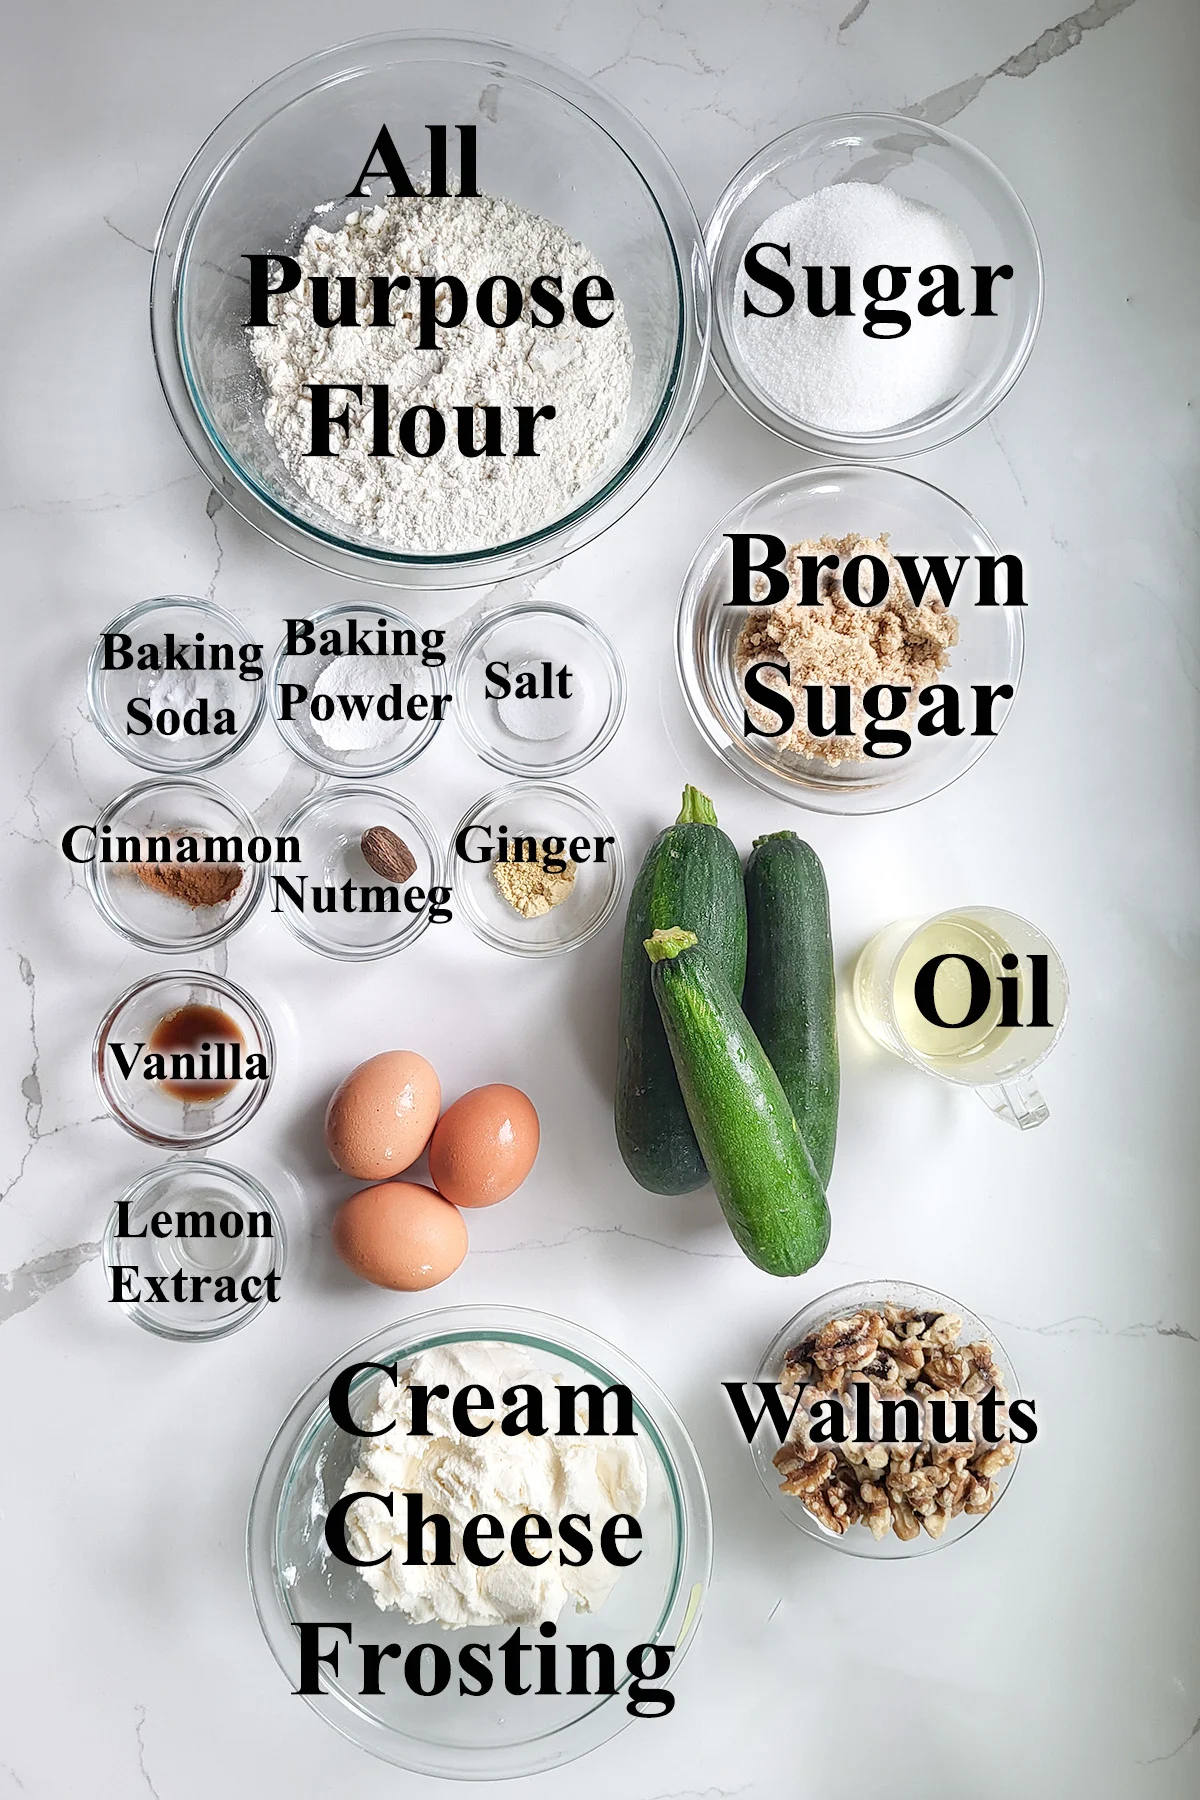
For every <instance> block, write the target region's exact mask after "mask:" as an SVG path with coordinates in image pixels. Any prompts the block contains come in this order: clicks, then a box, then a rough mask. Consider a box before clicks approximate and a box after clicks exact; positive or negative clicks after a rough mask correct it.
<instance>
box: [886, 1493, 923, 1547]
mask: <svg viewBox="0 0 1200 1800" xmlns="http://www.w3.org/2000/svg"><path fill="white" fill-rule="evenodd" d="M892 1530H893V1531H894V1532H895V1534H896V1536H897V1537H898V1538H899V1539H900V1541H901V1543H903V1544H911V1543H912V1541H913V1539H914V1538H915V1537H920V1535H921V1524H920V1520H919V1519H918V1518H917V1515H916V1513H914V1511H913V1509H912V1507H911V1506H910V1505H909V1504H908V1501H907V1500H905V1499H903V1498H900V1497H899V1496H897V1495H895V1494H893V1495H892Z"/></svg>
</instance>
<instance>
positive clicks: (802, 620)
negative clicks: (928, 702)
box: [735, 533, 958, 763]
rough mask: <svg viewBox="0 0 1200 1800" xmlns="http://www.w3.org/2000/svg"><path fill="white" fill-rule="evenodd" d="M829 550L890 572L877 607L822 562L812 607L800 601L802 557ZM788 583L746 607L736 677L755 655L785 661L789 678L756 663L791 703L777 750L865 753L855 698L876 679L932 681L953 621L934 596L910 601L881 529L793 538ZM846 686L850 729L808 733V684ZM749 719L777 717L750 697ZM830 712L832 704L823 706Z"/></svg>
mask: <svg viewBox="0 0 1200 1800" xmlns="http://www.w3.org/2000/svg"><path fill="white" fill-rule="evenodd" d="M831 554H832V555H834V556H837V557H839V558H840V559H841V568H844V567H845V564H846V562H847V561H848V560H849V559H850V558H851V557H854V556H872V557H877V558H878V559H879V561H880V562H882V563H883V564H884V565H885V566H886V568H887V571H888V575H889V577H890V580H889V584H888V590H887V593H886V594H885V595H884V597H883V599H882V600H881V601H880V603H879V604H878V605H877V606H873V607H870V608H863V607H860V606H854V605H852V604H851V602H850V601H849V600H848V599H847V598H846V595H845V593H844V592H843V589H842V583H841V579H840V568H839V569H822V570H820V572H819V576H818V592H819V595H820V601H821V604H820V605H819V606H801V605H800V602H799V598H798V596H799V594H800V592H801V586H800V582H801V563H800V558H801V557H802V556H818V557H823V556H829V555H831ZM783 569H784V570H785V572H786V573H787V575H788V577H789V580H790V582H791V589H790V592H789V593H788V595H787V597H786V598H785V599H783V600H780V601H779V602H778V603H777V604H776V605H774V606H764V607H755V608H754V610H753V611H752V612H750V613H748V614H747V616H746V622H745V624H744V625H743V627H742V630H741V633H740V635H739V637H738V641H737V649H736V651H735V664H736V669H737V675H738V680H739V682H744V680H745V674H746V670H747V669H748V668H750V667H751V665H752V664H754V663H762V662H775V663H781V662H785V663H787V665H788V668H789V670H790V679H789V680H787V681H785V679H784V677H783V676H782V675H780V674H778V673H776V672H775V671H773V670H764V671H762V672H761V673H760V675H759V679H760V680H761V681H762V683H763V685H764V687H767V688H771V689H773V690H774V691H776V692H778V693H781V694H787V693H788V692H789V688H790V698H791V701H792V704H793V705H794V707H795V709H796V720H795V724H794V725H792V726H791V727H790V728H789V729H788V730H787V731H785V732H783V733H781V734H780V735H779V736H778V737H773V738H772V739H771V742H772V743H773V744H774V746H775V747H776V748H777V749H783V750H793V751H795V752H796V754H797V755H799V756H809V757H820V758H821V759H822V760H823V761H824V762H828V763H840V762H859V761H861V760H863V756H864V751H863V745H862V736H861V734H862V731H863V728H864V725H865V724H866V719H865V716H864V713H863V706H862V697H863V694H864V693H865V692H866V690H867V689H868V688H870V687H874V686H876V685H877V684H886V685H895V686H899V687H908V688H911V689H912V690H913V691H914V693H915V692H919V690H920V689H921V688H922V687H924V686H927V685H928V684H929V683H930V682H934V681H936V680H937V678H938V676H939V675H940V674H941V672H942V670H943V669H944V668H945V667H946V664H947V662H948V661H949V659H950V650H951V649H952V647H953V646H954V645H955V644H956V643H957V642H958V621H957V619H954V618H952V617H951V615H950V614H949V613H948V612H947V610H946V608H945V606H944V605H943V603H942V601H941V600H940V599H930V598H928V597H926V598H925V599H924V600H923V601H922V602H921V604H920V605H919V606H918V605H916V604H915V603H914V601H913V599H912V596H911V595H910V593H909V591H908V588H907V585H906V584H905V580H904V576H903V574H902V572H901V570H900V567H899V565H898V563H897V562H896V560H895V558H894V557H893V555H892V553H891V551H890V549H889V547H888V539H887V535H886V533H884V534H882V535H880V536H879V537H876V538H867V537H858V536H855V535H854V534H851V535H850V536H848V537H844V538H832V537H822V538H813V539H807V540H806V541H805V542H804V543H802V544H792V545H791V546H790V548H789V550H788V553H787V556H786V558H785V559H784V562H783ZM837 686H844V687H848V688H849V689H850V691H851V722H852V726H853V735H852V736H849V737H845V736H841V737H839V736H831V737H814V736H813V735H812V733H811V732H810V731H809V730H808V728H807V723H806V721H807V705H808V703H807V698H806V695H805V692H804V690H805V688H806V687H822V688H826V689H828V688H831V687H837ZM746 710H747V712H748V713H749V715H750V719H751V721H752V723H753V724H755V725H756V726H759V727H760V728H761V729H763V730H766V731H773V730H774V729H775V728H776V727H777V726H778V724H779V719H778V718H777V717H776V716H774V715H773V714H772V713H770V712H769V711H768V710H767V709H765V708H763V707H762V706H761V705H759V704H758V703H757V702H755V701H753V700H750V699H749V698H747V699H746ZM826 713H827V716H830V717H831V716H832V713H833V702H832V698H830V699H829V700H828V702H827V705H826Z"/></svg>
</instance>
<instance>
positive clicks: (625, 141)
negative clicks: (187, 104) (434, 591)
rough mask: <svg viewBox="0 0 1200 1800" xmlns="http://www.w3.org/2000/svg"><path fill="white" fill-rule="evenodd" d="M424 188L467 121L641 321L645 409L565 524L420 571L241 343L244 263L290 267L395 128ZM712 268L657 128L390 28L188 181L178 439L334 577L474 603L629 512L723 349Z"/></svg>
mask: <svg viewBox="0 0 1200 1800" xmlns="http://www.w3.org/2000/svg"><path fill="white" fill-rule="evenodd" d="M384 119H386V120H387V121H388V122H389V125H390V128H391V130H392V131H393V133H394V134H395V142H396V147H397V150H398V152H399V154H400V156H401V157H402V159H404V160H405V162H406V164H407V166H408V167H409V168H411V169H412V170H413V171H414V173H416V172H419V171H420V169H421V167H422V158H423V156H424V161H425V164H426V165H427V162H428V141H429V140H428V136H427V130H426V127H427V124H428V123H429V122H430V121H434V122H445V123H448V124H454V123H455V122H457V121H459V120H474V121H476V122H477V127H478V131H479V143H478V156H479V171H480V178H479V184H480V187H481V189H482V190H483V191H487V192H491V193H492V194H495V195H497V196H500V197H502V198H504V199H507V200H509V201H512V202H513V203H515V204H517V205H519V206H523V207H525V208H527V209H528V210H530V211H532V212H534V213H536V214H538V215H539V216H541V217H544V218H547V219H550V220H552V221H553V222H554V223H556V224H558V225H560V226H562V227H563V228H564V229H565V230H566V231H568V232H569V233H571V234H572V236H574V237H575V238H577V239H579V240H581V241H582V242H584V243H585V244H587V246H588V248H589V249H590V250H591V251H592V253H593V254H594V255H595V256H596V257H597V258H598V259H599V262H600V263H601V264H602V265H603V267H604V268H605V270H606V271H607V274H608V276H609V278H610V279H611V281H612V283H613V286H614V288H615V290H616V293H617V295H618V297H619V299H620V300H621V302H622V304H623V306H624V309H625V314H626V319H627V322H628V326H629V331H630V335H631V338H632V341H633V349H634V370H633V393H632V397H631V401H630V407H629V412H628V416H627V419H626V422H625V426H624V428H623V431H622V432H621V434H620V436H619V438H618V440H617V441H616V445H615V448H614V450H613V452H612V454H611V456H610V459H609V462H608V465H607V466H606V467H604V468H602V469H601V470H600V471H599V472H598V473H597V475H596V476H595V477H594V478H593V480H592V482H591V484H590V486H589V487H587V488H586V489H585V490H584V491H583V492H581V493H580V494H579V496H578V497H577V499H576V502H575V504H574V506H573V508H572V510H571V511H570V512H569V513H567V514H566V515H565V516H564V517H562V518H559V519H556V520H553V521H552V522H550V523H548V524H546V525H545V526H543V527H542V528H541V529H539V530H537V531H534V532H532V533H530V534H528V535H526V536H525V537H522V538H516V539H514V540H513V541H511V542H507V543H504V542H499V543H497V544H495V545H493V546H490V547H488V548H485V549H478V550H471V551H463V552H461V553H453V552H439V553H437V554H435V555H418V554H416V553H410V552H406V551H403V550H397V549H395V548H394V547H390V546H389V545H387V544H385V543H383V542H381V541H380V540H379V539H378V538H375V537H373V536H371V535H369V534H368V533H366V532H359V531H356V530H355V529H354V528H353V527H351V526H347V525H346V524H344V523H343V522H341V521H340V520H337V519H335V518H333V517H332V515H330V514H328V513H326V512H325V511H324V510H323V509H322V508H320V507H319V506H317V505H316V504H315V503H314V502H313V501H312V500H311V499H310V498H309V496H308V494H307V493H306V492H305V490H304V489H303V488H302V487H301V486H300V485H299V483H298V482H296V481H295V479H294V478H293V477H292V475H291V474H290V473H289V471H288V470H287V469H286V467H285V466H284V464H283V462H282V461H281V460H280V458H279V456H278V454H277V452H276V449H275V446H274V443H273V440H272V439H271V437H270V436H269V434H268V432H267V430H266V427H265V425H264V423H263V419H262V410H261V401H262V392H263V390H262V387H261V383H260V379H259V376H258V372H257V369H256V367H255V364H254V362H253V358H252V356H251V354H250V346H249V342H248V338H247V333H246V331H245V318H246V285H245V274H244V271H245V267H246V265H245V262H244V260H243V259H244V257H245V256H246V255H247V254H250V253H270V252H285V253H288V252H291V251H294V250H295V249H296V247H297V246H298V244H299V243H300V241H301V239H302V238H303V236H304V234H305V232H306V231H307V229H308V227H309V225H310V224H312V223H313V221H314V218H315V217H316V216H317V215H316V208H317V207H318V206H321V207H322V208H323V209H324V208H325V207H326V206H327V203H329V202H330V201H334V202H336V204H335V206H334V209H333V211H332V212H326V211H324V210H323V212H322V215H321V222H322V224H323V225H325V226H326V228H336V227H337V226H339V225H340V223H341V222H342V220H343V219H344V217H345V214H346V213H347V212H349V211H350V210H352V209H353V208H355V207H356V206H359V205H360V204H361V202H359V201H357V200H355V199H348V200H347V199H342V198H340V196H344V195H346V194H347V193H348V192H349V190H350V188H351V187H352V185H353V183H354V179H355V176H356V175H357V174H358V172H359V170H360V169H361V168H362V167H363V158H364V156H365V155H366V153H367V151H368V149H369V148H370V146H371V144H372V143H373V142H374V141H375V139H376V137H377V135H378V133H379V129H380V123H381V121H382V120H384ZM708 323H709V304H708V268H707V261H706V258H705V255H704V246H703V240H702V236H701V232H700V227H699V224H698V223H697V220H696V217H695V214H694V213H693V211H692V208H691V205H690V203H689V201H688V198H687V195H686V193H685V192H684V189H683V187H682V185H681V184H680V182H679V179H678V177H677V176H676V174H675V172H674V170H673V169H672V168H671V166H670V164H669V163H668V162H667V160H666V158H665V157H664V156H663V154H662V152H661V151H660V150H659V148H658V146H657V145H656V144H655V143H654V141H653V140H652V139H651V138H650V137H649V136H648V135H647V133H646V132H645V131H644V130H643V128H642V127H641V126H640V125H639V124H638V123H637V122H636V120H634V119H632V118H631V117H630V116H629V115H628V114H627V113H626V112H624V111H623V110H622V108H620V107H619V106H617V105H616V103H615V102H614V101H612V100H611V99H609V97H608V96H607V95H606V94H604V93H603V92H601V90H600V89H598V88H596V87H594V86H593V85H592V84H591V82H589V81H587V80H585V79H584V77H582V76H580V75H577V74H575V73H574V72H573V71H572V70H570V69H567V68H564V67H563V66H562V65H561V64H558V63H554V62H551V61H550V60H548V59H547V58H544V57H540V56H533V55H530V54H528V53H527V52H524V51H518V50H514V49H512V48H511V47H510V46H508V45H505V44H501V43H496V42H493V41H491V40H488V39H478V38H470V37H462V36H456V35H451V34H444V35H440V34H439V35H429V34H422V33H416V32H411V33H405V32H402V33H396V34H390V35H387V36H380V37H373V38H365V39H362V40H360V41H359V42H357V43H353V44H345V45H341V46H339V47H338V48H336V49H332V50H327V51H324V52H323V53H322V54H320V55H319V56H314V57H310V58H309V59H308V60H307V61H305V62H301V63H298V64H296V65H294V66H293V67H292V68H289V69H286V70H284V71H283V73H282V74H279V75H276V76H275V77H274V78H273V79H272V80H270V81H268V82H266V83H265V84H264V85H263V86H262V87H260V88H258V89H257V90H256V91H255V92H254V93H252V94H250V95H249V96H248V97H247V98H246V99H245V100H243V101H242V102H241V103H240V104H239V105H238V106H236V107H235V108H234V110H233V112H231V113H230V114H229V116H228V117H227V118H226V119H225V120H224V121H223V122H222V123H221V124H220V125H218V126H217V128H216V130H215V131H214V132H213V133H212V135H211V136H210V137H209V138H208V140H207V142H206V143H205V144H204V145H203V146H202V148H201V149H200V151H199V152H198V153H197V155H196V157H195V158H194V160H193V162H192V164H191V166H190V167H189V168H188V170H187V171H186V173H185V174H184V176H183V178H182V179H181V181H180V183H179V186H178V188H177V189H176V191H175V194H174V196H173V198H172V200H171V203H170V205H169V207H168V209H167V214H166V217H165V219H164V220H163V224H162V228H161V230H160V232H159V237H158V243H157V246H156V249H155V257H154V270H153V276H152V286H151V331H152V337H153V342H154V355H155V361H156V363H157V366H158V373H159V378H160V380H161V382H162V386H163V391H164V393H165V395H166V398H167V403H168V405H169V406H170V409H171V412H172V415H173V417H174V419H175V423H176V425H177V426H178V427H179V430H180V432H181V434H182V436H183V438H184V441H185V442H186V444H187V446H188V448H189V450H190V451H191V453H192V455H193V456H194V457H195V459H196V461H197V462H198V463H199V465H200V467H201V469H202V470H203V472H204V474H205V475H206V476H207V478H208V479H209V480H210V481H211V482H212V484H213V486H214V487H215V488H217V489H218V490H219V492H220V493H221V494H223V495H224V497H225V499H226V500H227V501H228V502H229V504H230V506H232V507H233V508H234V510H235V511H236V512H239V513H240V514H241V515H242V517H243V518H245V519H247V520H248V521H249V522H250V523H251V524H252V525H255V526H257V528H258V529H259V530H261V531H263V532H265V533H266V535H267V536H268V537H270V538H272V539H273V540H274V541H275V542H276V543H278V544H281V545H283V546H284V548H286V549H288V550H291V551H293V552H294V553H295V554H296V555H298V556H301V557H304V558H305V559H306V560H308V561H310V562H314V563H317V564H319V565H320V566H321V567H323V568H326V569H330V570H332V571H334V572H336V573H337V574H341V575H350V576H355V577H358V578H359V579H362V580H366V581H375V582H380V583H384V584H391V585H395V586H400V587H415V588H460V587H469V586H471V585H476V584H482V583H485V582H494V581H498V580H500V579H502V578H503V577H505V576H509V575H513V574H516V573H522V572H526V571H528V570H531V569H536V568H541V567H543V566H545V564H547V563H549V562H552V561H554V560H556V559H557V558H559V557H562V556H564V555H565V554H567V553H568V552H569V551H571V550H575V549H577V548H578V547H579V546H580V545H581V544H585V543H587V542H588V541H590V539H592V538H594V537H596V536H597V535H598V534H599V533H600V532H602V531H604V530H605V529H606V528H607V527H608V526H609V525H611V524H613V523H614V522H615V520H617V519H618V518H620V517H621V516H622V515H623V514H624V513H625V512H626V511H627V510H628V508H629V507H630V506H632V505H633V503H634V502H635V501H636V500H637V499H638V498H639V497H640V496H641V495H642V494H643V493H645V491H646V489H647V488H648V487H649V486H650V485H651V483H652V482H653V481H654V480H655V479H656V477H657V476H658V475H660V474H661V472H662V470H663V469H664V468H665V466H666V464H667V462H668V461H669V459H670V457H671V456H672V454H673V453H674V451H675V449H676V447H677V446H678V444H679V442H680V440H681V438H682V436H683V433H684V430H685V429H686V426H687V423H688V420H689V418H690V417H691V413H692V410H693V407H694V405H695V402H696V398H697V395H698V393H699V390H700V385H701V383H702V381H703V378H704V372H705V367H706V363H707V355H708Z"/></svg>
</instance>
